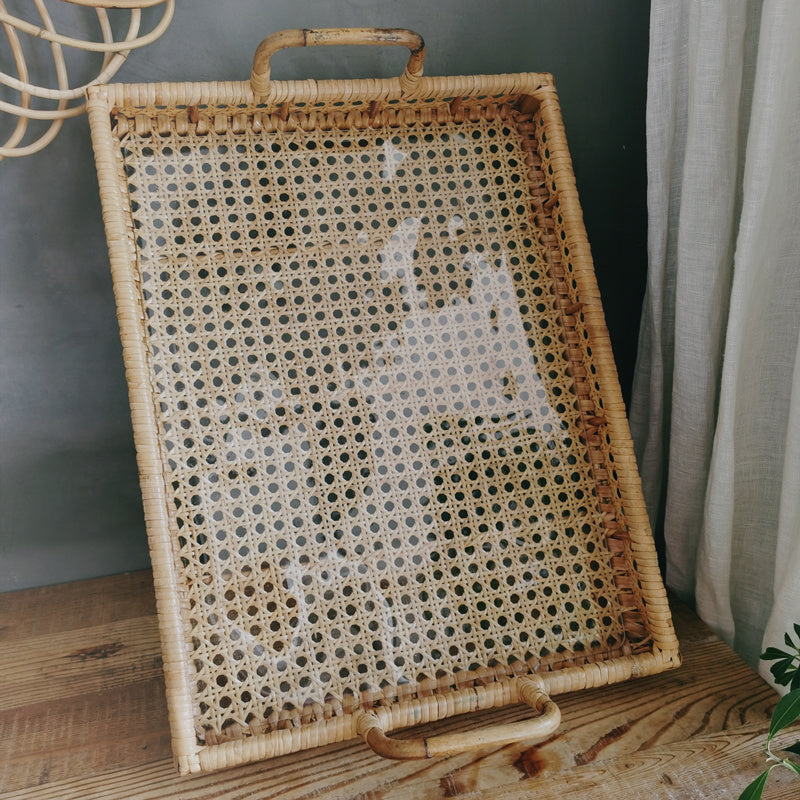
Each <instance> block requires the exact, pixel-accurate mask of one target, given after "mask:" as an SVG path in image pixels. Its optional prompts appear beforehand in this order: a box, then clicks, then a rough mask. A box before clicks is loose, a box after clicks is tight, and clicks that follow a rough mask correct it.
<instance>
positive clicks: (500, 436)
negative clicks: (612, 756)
mask: <svg viewBox="0 0 800 800" xmlns="http://www.w3.org/2000/svg"><path fill="white" fill-rule="evenodd" d="M331 36H332V37H333V38H338V39H339V41H341V42H344V41H350V40H351V39H352V38H353V37H355V38H357V39H360V37H362V36H364V37H366V39H369V40H371V41H376V40H377V39H376V38H374V37H373V32H372V31H366V32H364V31H358V32H345V33H340V32H333V33H332V34H331ZM309 37H311V38H315V39H319V42H322V41H327V40H328V38H329V35H328V33H325V32H310V33H308V36H307V34H306V33H305V32H288V33H287V34H280V35H277V36H276V37H274V38H273V39H271V40H270V41H269V42H267V40H265V43H264V45H263V53H266V54H268V53H269V52H270V50H273V51H274V49H275V48H276V47H280V46H286V45H287V44H288V45H289V46H292V44H293V43H296V42H303V43H305V44H307V43H308V42H309V41H310V39H309ZM375 37H377V38H378V39H380V40H381V41H385V40H391V41H392V42H393V43H403V44H404V45H406V46H409V48H410V49H411V50H412V57H411V60H410V62H409V65H410V66H409V68H408V69H407V70H406V73H404V75H403V77H402V78H401V79H389V80H380V81H372V80H368V81H360V82H359V81H356V82H319V83H318V82H314V81H308V82H304V83H302V84H295V83H291V84H281V83H276V82H269V81H267V82H264V81H261V78H263V77H264V76H265V74H266V72H267V70H265V68H264V65H262V66H261V67H259V69H256V68H255V67H254V78H255V77H259V76H258V75H256V73H259V75H260V78H259V81H261V82H259V83H258V85H259V86H261V88H260V89H259V90H258V93H259V95H261V96H260V97H254V95H253V93H252V90H251V89H250V88H249V87H247V86H246V85H243V84H183V85H182V84H156V85H141V86H125V87H107V90H106V89H103V90H95V91H93V92H91V93H90V95H91V96H90V120H91V123H92V131H93V138H94V144H95V152H96V157H97V162H98V175H99V177H100V184H101V195H102V198H103V207H104V217H105V221H106V230H107V233H108V237H109V249H110V254H111V262H112V271H113V273H114V287H115V293H116V297H117V303H118V308H119V319H120V327H121V332H122V340H123V349H124V353H125V360H126V367H127V370H128V380H129V386H130V391H131V409H132V415H133V421H134V433H135V435H136V442H137V452H138V457H139V465H140V471H141V480H142V492H143V497H144V502H145V515H146V520H147V524H148V532H149V535H150V541H151V554H152V560H153V568H154V577H155V581H156V591H157V595H158V600H159V608H160V616H161V630H162V638H163V653H164V673H165V678H166V682H167V696H168V700H169V704H170V719H171V725H172V730H173V747H174V750H175V753H176V756H177V758H178V762H179V766H180V768H181V770H183V771H194V770H197V769H215V768H220V767H224V766H231V765H233V764H236V763H241V762H243V761H248V760H254V759H259V758H268V757H270V756H273V755H278V754H281V753H286V752H291V751H293V750H297V749H304V748H308V747H314V746H317V745H320V744H324V743H327V742H331V741H338V740H341V739H344V738H349V737H352V736H356V735H360V736H362V737H363V738H364V739H365V740H366V741H367V742H368V743H369V744H370V746H371V747H373V748H374V749H375V750H376V751H377V752H380V753H382V754H385V755H388V756H390V757H400V758H407V757H414V758H416V757H427V756H429V755H430V754H431V752H435V753H439V754H446V753H451V752H457V751H458V750H460V749H461V748H463V747H469V746H477V745H479V744H480V743H481V742H487V741H495V742H497V743H498V744H500V743H502V742H508V741H512V740H514V739H517V738H533V737H539V739H541V738H542V737H543V736H547V735H549V734H550V733H551V732H552V730H553V727H552V726H553V725H557V724H558V722H557V717H558V713H557V708H556V707H555V706H554V704H552V702H551V701H549V699H548V695H552V694H558V693H561V692H566V691H571V690H575V689H580V688H584V687H588V686H597V685H601V684H604V683H609V682H614V681H620V680H626V679H628V678H630V677H632V676H634V675H645V674H651V673H653V672H658V671H660V670H662V669H665V668H668V667H670V666H675V665H677V663H679V655H678V652H677V646H676V642H675V639H674V634H673V632H672V627H671V624H670V619H669V609H668V605H667V603H666V598H665V596H664V590H663V586H662V584H661V581H660V576H659V573H658V566H657V561H656V557H655V552H654V549H653V546H652V540H651V538H650V534H649V526H648V522H647V515H646V510H645V508H644V503H643V501H642V498H641V491H640V489H639V486H638V477H637V475H636V467H635V463H634V460H633V454H632V448H631V444H630V438H629V434H628V432H627V425H626V421H625V414H624V407H623V405H622V401H621V398H620V396H619V387H618V385H617V381H616V374H615V370H614V365H613V359H612V357H611V352H610V347H609V344H608V338H607V333H606V331H605V326H604V323H603V318H602V311H601V310H600V302H599V296H598V293H597V286H596V282H595V280H594V276H593V272H592V265H591V257H590V254H589V251H588V246H587V243H586V240H585V234H584V233H583V229H582V220H581V214H580V207H579V205H578V202H577V196H576V193H575V188H574V179H573V178H572V173H571V166H570V162H569V156H568V153H567V150H566V143H565V141H564V138H563V130H562V128H561V121H560V114H559V111H558V103H557V100H556V97H555V92H554V90H553V88H552V83H551V80H550V78H549V76H544V75H536V74H529V75H509V76H490V77H486V76H483V77H475V76H468V77H464V76H462V77H456V78H422V77H421V76H420V69H419V67H420V65H421V54H422V49H421V47H419V45H420V43H421V40H420V39H419V37H417V36H416V35H414V34H409V33H408V32H399V34H398V37H397V38H396V39H395V32H391V31H390V32H386V31H383V32H377V33H375ZM261 50H262V48H260V51H261ZM263 53H262V54H263ZM414 59H417V61H416V62H414ZM412 62H414V63H416V66H415V67H414V68H413V69H412ZM262 83H263V86H262ZM253 85H254V86H255V85H256V83H254V84H253ZM532 673H534V675H533V677H530V676H531V674H532ZM520 701H524V702H526V703H528V704H529V705H531V706H532V708H533V709H535V713H536V714H537V715H538V716H537V717H534V718H533V719H531V720H529V721H526V722H525V723H521V724H518V725H515V726H511V728H510V729H508V730H505V728H504V726H497V727H496V728H495V729H493V730H492V732H491V733H489V732H486V734H487V735H486V736H483V735H481V734H478V733H476V734H474V735H473V734H471V733H464V734H462V735H459V736H456V737H447V736H445V737H433V738H432V739H430V738H428V739H425V740H423V739H417V740H407V739H403V740H397V739H391V738H389V737H387V736H386V735H385V734H386V732H387V731H391V730H393V729H395V728H398V727H404V726H408V725H417V724H420V723H424V722H425V721H430V720H435V719H441V718H442V717H443V716H450V715H453V714H463V713H468V712H471V711H475V710H478V709H481V708H491V707H494V706H498V705H505V704H508V703H515V702H520Z"/></svg>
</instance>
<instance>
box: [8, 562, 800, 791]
mask: <svg viewBox="0 0 800 800" xmlns="http://www.w3.org/2000/svg"><path fill="white" fill-rule="evenodd" d="M83 585H84V586H86V587H87V593H88V595H89V596H90V597H91V598H92V600H91V602H88V601H87V600H86V596H85V595H84V594H83V593H82V592H81V591H80V586H81V585H80V584H77V585H67V586H64V587H55V588H50V589H42V590H32V591H27V592H18V593H15V594H14V595H6V596H0V627H2V629H3V630H4V634H3V647H2V649H1V650H0V669H1V670H2V674H3V677H4V681H3V685H2V686H0V699H2V706H0V709H1V710H0V800H11V799H12V798H16V799H17V800H34V798H35V799H36V800H62V799H67V798H69V800H72V798H86V800H101V798H102V800H117V799H119V800H123V798H124V799H125V800H158V799H159V798H165V799H166V798H176V799H177V800H189V799H190V798H191V800H212V799H213V800H245V798H259V800H278V798H280V799H281V800H283V799H284V798H285V799H286V800H319V799H320V798H321V799H322V800H379V799H380V800H412V798H413V799H414V800H416V798H424V799H425V800H428V799H429V798H430V799H431V800H439V799H440V798H442V799H444V798H465V799H466V798H470V800H517V798H528V797H530V798H533V797H535V798H537V800H548V799H549V798H556V797H558V798H562V797H565V796H566V797H569V798H578V799H580V798H587V800H588V799H589V798H591V800H606V798H608V800H629V799H633V798H640V797H641V798H648V799H649V798H655V799H656V800H659V799H660V798H665V799H666V798H669V799H670V800H675V799H677V798H690V799H691V798H729V799H730V800H735V798H736V797H738V794H739V793H740V792H741V790H742V789H743V788H744V786H746V785H747V783H749V782H750V780H752V779H753V778H754V777H755V776H756V775H757V774H758V773H759V772H760V771H761V769H762V768H763V756H762V751H761V743H762V742H763V738H764V731H765V730H766V726H767V723H768V719H769V716H770V714H771V710H772V707H773V706H774V703H775V702H776V699H777V698H776V696H775V694H774V693H773V692H772V690H771V689H770V688H769V687H768V686H767V685H766V684H765V683H764V682H763V681H762V680H761V679H760V678H759V677H758V676H757V675H755V674H754V673H753V672H752V671H751V670H750V669H749V668H748V667H747V666H746V665H745V664H744V663H742V662H741V661H740V660H739V659H738V658H737V657H736V656H735V655H734V654H733V653H732V651H731V650H730V649H729V648H727V647H726V646H725V645H724V644H722V643H721V642H720V641H719V639H717V638H716V637H715V636H714V635H713V634H712V633H711V632H710V631H709V630H708V629H707V628H706V627H705V626H704V625H703V624H702V623H700V622H699V621H698V620H697V618H696V617H695V616H694V615H692V614H691V613H690V612H689V611H687V610H686V609H685V608H683V607H682V606H680V605H675V607H674V617H675V624H676V628H677V630H678V634H679V638H680V639H681V644H682V650H683V654H684V666H683V667H681V668H680V669H679V670H675V671H672V672H667V673H664V674H662V675H658V676H653V677H649V678H644V679H640V680H635V681H630V682H628V683H625V684H618V685H615V686H608V687H605V688H601V689H594V690H591V691H586V692H576V693H574V694H570V695H564V696H561V697H558V698H557V701H558V703H559V705H560V707H561V709H562V714H563V724H562V727H561V729H560V730H559V732H558V734H557V735H556V736H553V737H551V738H550V739H549V740H548V741H546V742H544V743H543V744H541V745H539V746H530V745H528V744H527V743H525V742H520V743H516V744H514V745H509V746H506V747H495V748H487V749H484V750H480V751H477V752H474V753H470V754H462V755H457V756H453V757H450V758H444V759H435V760H431V761H422V762H419V761H417V762H391V761H386V760H383V759H380V758H379V757H377V756H375V755H374V754H373V753H372V752H371V751H370V750H369V749H368V748H367V747H366V746H365V745H364V744H363V743H361V742H360V741H353V742H345V743H340V744H335V745H329V746H327V747H323V748H319V749H317V750H313V751H307V752H303V753H297V754H294V755H292V756H285V757H281V758H276V759H273V760H271V761H267V762H264V763H261V764H252V765H248V766H244V767H240V768H237V769H231V770H226V771H223V772H220V773H217V774H209V775H200V776H196V777H195V776H193V777H188V778H181V777H178V776H177V775H176V773H175V771H174V768H173V764H172V758H171V753H170V745H169V731H168V727H167V721H166V707H165V701H164V695H163V681H162V677H161V673H160V657H159V655H158V643H157V636H156V620H155V615H154V611H153V607H152V600H151V597H152V587H151V584H150V577H149V573H140V574H136V575H132V576H122V577H121V578H105V579H100V580H98V581H91V582H88V583H87V584H83ZM12 609H13V611H12ZM50 614H52V616H53V618H54V619H55V620H56V621H57V624H56V623H53V622H51V621H48V618H49V615H50ZM526 713H527V712H526V710H525V709H524V708H523V707H510V708H504V709H497V710H494V711H487V712H483V713H481V714H476V715H474V716H473V717H470V719H469V725H470V726H479V725H485V724H490V723H491V724H499V723H504V722H514V721H517V720H520V719H522V718H524V717H525V716H526ZM464 724H465V720H464V719H459V718H457V717H456V718H452V719H448V720H442V721H441V722H439V723H436V724H435V725H430V726H427V728H426V732H427V733H429V734H433V733H444V732H454V731H458V730H460V729H463V725H464ZM399 735H401V736H402V735H403V733H402V732H401V733H400V734H399ZM408 735H419V731H416V732H414V733H413V734H408ZM786 736H787V737H789V738H787V743H788V742H789V741H790V740H791V732H790V733H787V734H786ZM797 736H800V732H796V735H795V738H797ZM792 741H793V740H792ZM787 779H788V780H787ZM798 796H800V782H793V781H792V780H791V776H789V775H788V773H787V774H786V775H778V773H777V771H776V773H773V777H772V778H771V779H770V783H769V786H768V790H767V792H766V793H765V798H767V799H768V800H776V798H789V797H795V798H796V797H798Z"/></svg>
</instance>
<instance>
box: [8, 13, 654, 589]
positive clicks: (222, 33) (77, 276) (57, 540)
mask: <svg viewBox="0 0 800 800" xmlns="http://www.w3.org/2000/svg"><path fill="white" fill-rule="evenodd" d="M178 2H179V9H178V12H177V14H176V17H175V20H174V22H173V24H172V26H171V27H170V29H169V30H168V32H167V33H166V35H165V36H164V37H163V38H162V39H161V40H160V41H158V42H157V43H155V44H154V45H152V46H150V47H149V48H147V49H146V50H142V51H140V52H138V53H134V54H133V55H132V56H131V57H130V59H129V60H128V62H127V63H126V64H125V66H124V67H123V70H122V71H121V72H120V73H119V75H118V79H119V80H123V81H161V80H218V79H230V80H244V79H246V78H247V77H248V76H249V73H250V59H251V56H252V52H253V50H254V49H255V47H256V45H257V44H258V42H259V41H260V40H261V38H263V37H264V36H266V35H267V34H268V33H271V32H273V31H276V30H281V29H283V28H297V27H325V26H348V25H349V26H381V27H408V28H412V29H414V30H417V31H419V32H420V33H422V34H423V36H424V37H425V39H426V41H427V45H428V56H427V59H426V73H427V74H429V75H436V74H459V73H461V74H475V73H491V72H519V71H543V72H552V73H553V74H554V75H555V78H556V85H557V87H558V90H559V96H560V99H561V105H562V109H563V114H564V120H565V124H566V129H567V136H568V139H569V142H570V149H571V152H572V157H573V161H574V167H575V174H576V179H577V183H578V190H579V192H580V195H581V200H582V205H583V209H584V215H585V221H586V227H587V230H588V234H589V241H590V242H591V244H592V250H593V253H594V258H595V265H596V270H597V275H598V279H599V283H600V289H601V292H602V295H603V298H604V303H605V308H606V316H607V322H608V326H609V330H610V333H611V338H612V344H613V346H614V351H615V354H616V358H617V363H618V368H619V372H620V376H621V380H622V384H623V391H624V393H625V396H626V399H627V396H628V391H629V386H630V383H631V379H632V373H633V362H634V357H635V353H636V332H637V327H638V320H639V311H640V305H641V297H642V293H643V291H644V282H645V266H646V239H645V237H646V207H645V150H644V102H645V82H646V70H647V41H648V17H649V3H647V2H644V1H643V0H582V1H581V2H579V1H578V0H564V1H563V2H556V0H527V2H523V1H522V0H519V1H512V0H495V1H494V2H486V1H485V0H484V2H476V1H475V0H462V2H457V0H447V2H443V1H442V0H404V1H403V2H396V1H395V0H269V1H268V2H267V1H265V0H230V2H227V3H220V2H218V0H178ZM74 12H75V13H76V14H78V13H86V12H85V10H84V11H81V10H80V9H77V8H76V9H75V10H74ZM65 14H66V12H62V16H64V15H65ZM7 61H8V59H7V56H6V54H3V58H2V60H0V68H1V69H3V70H4V71H12V69H13V67H11V66H10V65H7ZM403 62H404V55H403V53H402V52H401V51H399V50H395V49H394V48H392V49H391V51H390V50H389V49H388V48H348V49H347V50H343V49H334V48H324V49H322V48H318V49H314V50H309V51H305V52H299V51H295V52H291V53H289V52H286V53H281V54H279V55H278V56H276V58H275V59H274V65H273V75H274V76H275V77H277V78H284V79H288V78H300V77H321V78H324V77H368V76H374V75H377V76H388V75H390V74H393V73H398V72H399V71H400V70H401V68H402V65H403ZM5 122H6V123H7V120H6V121H5ZM7 127H8V126H7V124H6V125H3V127H0V132H2V131H3V130H6V129H7ZM0 281H2V286H0V341H2V347H1V348H0V443H1V444H2V447H1V449H0V590H8V589H15V588H22V587H26V586H36V585H44V584H49V583H57V582H61V581H67V580H73V579H78V578H83V577H90V576H95V575H103V574H113V573H116V572H121V571H125V570H129V569H136V568H141V567H144V566H146V565H147V545H146V540H145V534H144V528H143V522H142V512H141V506H140V501H139V489H138V484H137V475H136V466H135V461H134V455H133V445H132V438H131V431H130V423H129V416H128V409H127V397H126V389H125V385H124V377H123V371H122V366H121V354H120V346H119V340H118V336H117V330H116V321H115V316H114V308H113V300H112V294H111V283H110V279H109V275H108V263H107V255H106V249H105V239H104V236H103V230H102V224H101V217H100V208H99V202H98V199H97V185H96V178H95V174H94V162H93V159H92V155H91V148H90V144H89V133H88V126H87V123H86V120H85V119H84V118H81V119H78V120H73V121H70V122H68V123H67V124H66V125H65V129H64V130H63V131H62V133H61V134H60V136H59V137H58V139H56V141H55V142H54V143H53V144H52V145H51V146H50V147H49V148H48V149H47V150H45V151H43V152H41V153H39V154H38V155H35V156H31V157H28V158H25V159H19V160H12V159H7V160H6V161H3V162H1V163H0Z"/></svg>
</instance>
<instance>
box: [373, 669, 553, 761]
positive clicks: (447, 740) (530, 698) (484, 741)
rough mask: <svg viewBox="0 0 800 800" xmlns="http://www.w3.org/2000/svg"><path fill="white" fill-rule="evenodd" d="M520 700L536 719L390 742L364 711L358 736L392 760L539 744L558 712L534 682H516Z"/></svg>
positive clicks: (388, 737) (542, 686) (551, 729)
mask: <svg viewBox="0 0 800 800" xmlns="http://www.w3.org/2000/svg"><path fill="white" fill-rule="evenodd" d="M519 699H520V700H521V701H522V702H524V703H526V704H527V705H529V706H530V707H531V708H533V709H534V710H536V711H538V712H539V716H537V717H534V718H533V719H526V720H523V721H521V722H512V723H508V724H504V725H492V726H490V727H488V728H483V729H481V730H474V731H466V732H463V733H443V734H439V735H438V736H431V737H430V738H427V739H422V738H420V739H392V738H391V737H390V736H387V735H386V731H385V729H384V726H383V725H382V724H381V722H380V720H379V719H378V716H377V715H376V714H375V713H374V712H372V711H365V712H364V713H363V714H362V715H361V717H360V719H359V721H358V732H359V733H360V734H361V737H362V738H363V739H364V741H365V742H366V743H367V744H368V745H369V746H370V747H371V748H372V749H373V750H374V751H375V752H376V753H377V754H378V755H380V756H383V757H384V758H394V759H414V758H438V757H440V756H450V755H455V754H456V753H463V752H464V751H466V750H474V749H476V748H478V747H485V746H487V745H502V744H508V743H509V742H516V741H522V740H525V741H535V742H541V741H543V740H544V739H546V738H547V737H548V736H549V735H550V734H551V733H553V732H554V731H555V730H556V729H557V728H558V726H559V724H560V723H561V711H560V709H559V708H558V706H557V705H556V704H555V703H554V702H553V701H552V700H551V699H550V697H549V695H548V694H547V693H546V692H545V690H544V684H543V683H542V682H541V681H540V680H537V679H533V678H529V677H525V678H520V679H519Z"/></svg>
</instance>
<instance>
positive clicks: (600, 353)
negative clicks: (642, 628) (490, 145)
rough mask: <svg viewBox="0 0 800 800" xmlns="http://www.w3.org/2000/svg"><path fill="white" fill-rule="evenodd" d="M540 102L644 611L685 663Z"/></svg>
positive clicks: (566, 174)
mask: <svg viewBox="0 0 800 800" xmlns="http://www.w3.org/2000/svg"><path fill="white" fill-rule="evenodd" d="M538 99H539V109H540V113H541V116H542V119H543V121H544V123H545V126H546V129H547V137H548V142H549V149H550V153H551V155H550V166H551V167H552V169H553V181H554V183H555V185H556V186H557V187H558V202H559V207H560V213H561V215H562V217H563V220H564V223H563V229H564V232H565V234H566V241H565V242H563V245H564V246H565V247H566V248H568V250H569V254H570V255H569V260H570V262H571V264H572V277H573V278H574V280H575V281H576V283H577V284H578V289H577V295H578V296H579V297H580V301H581V304H582V309H581V312H582V314H583V317H584V319H585V328H586V330H587V331H588V332H589V334H590V336H591V348H592V354H593V359H594V364H595V367H596V369H597V378H598V382H599V383H600V386H601V389H602V397H603V406H604V408H603V412H604V417H605V424H606V426H607V431H608V434H609V436H610V438H611V441H612V442H613V449H614V458H615V469H616V471H617V474H618V476H619V485H620V494H621V499H622V504H623V506H624V510H625V522H626V525H627V528H628V535H629V538H630V551H631V558H632V559H633V560H634V561H635V562H636V572H637V573H638V578H639V583H640V585H641V590H642V592H641V594H642V600H643V601H644V608H643V609H641V611H642V613H643V614H645V615H646V618H647V627H648V629H649V632H650V634H651V637H652V641H653V649H654V651H655V652H656V653H659V652H660V653H661V654H663V658H664V659H665V660H666V661H669V662H672V661H675V660H677V659H679V655H678V641H677V638H676V637H675V632H674V629H673V626H672V617H671V613H670V609H669V603H668V600H667V595H666V590H665V588H664V584H663V580H662V577H661V572H660V570H659V566H658V556H657V553H656V549H655V544H654V541H653V537H652V533H651V529H650V522H649V517H648V514H647V507H646V505H645V501H644V496H643V494H642V489H641V480H640V477H639V472H638V468H637V465H636V457H635V455H634V451H633V442H632V439H631V434H630V428H629V427H628V420H627V415H626V412H625V403H624V401H623V399H622V392H621V389H620V384H619V377H618V374H617V368H616V363H615V361H614V356H613V353H612V349H611V340H610V339H609V336H608V329H607V327H606V324H605V317H604V314H603V309H602V303H601V298H600V290H599V287H598V285H597V278H596V276H595V272H594V265H593V262H592V256H591V251H590V248H589V241H588V238H587V236H586V229H585V227H584V223H583V213H582V211H581V206H580V202H579V200H578V191H577V188H576V185H575V178H574V173H573V170H572V160H571V158H570V156H569V150H568V147H567V141H566V134H565V132H564V125H563V122H562V118H561V111H560V107H559V103H558V98H557V96H556V93H555V91H554V89H545V90H544V91H542V92H540V93H539V94H538Z"/></svg>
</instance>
